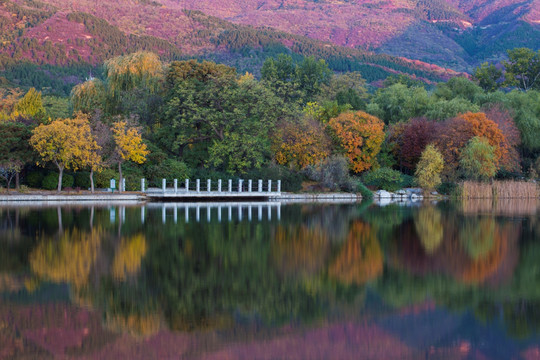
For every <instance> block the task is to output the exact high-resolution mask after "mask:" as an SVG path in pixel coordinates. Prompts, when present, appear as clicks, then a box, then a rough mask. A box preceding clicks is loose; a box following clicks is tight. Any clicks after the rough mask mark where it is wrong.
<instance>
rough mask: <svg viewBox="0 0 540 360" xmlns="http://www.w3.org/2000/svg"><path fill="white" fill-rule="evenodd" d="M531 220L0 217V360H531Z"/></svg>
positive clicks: (174, 213) (407, 214) (406, 213)
mask: <svg viewBox="0 0 540 360" xmlns="http://www.w3.org/2000/svg"><path fill="white" fill-rule="evenodd" d="M538 209H539V207H538V204H537V202H535V201H532V202H531V201H500V202H498V203H496V204H492V203H491V202H490V201H480V202H468V203H465V204H451V203H439V204H436V205H433V204H425V205H422V206H400V205H388V206H377V205H374V204H368V203H362V204H345V205H336V204H328V205H321V204H294V205H284V204H281V205H279V204H276V203H272V204H267V203H266V204H252V205H251V206H248V205H246V204H244V205H242V206H241V207H240V206H238V204H224V205H221V206H219V207H218V206H216V205H212V204H202V205H200V206H196V205H190V206H189V207H186V206H185V205H183V204H164V205H163V204H147V205H146V206H123V205H114V206H99V205H96V206H83V207H55V206H35V207H15V206H11V207H0V359H11V358H28V359H34V358H38V359H41V358H44V359H49V358H77V359H119V358H130V359H146V358H161V359H539V358H540V215H539V211H538Z"/></svg>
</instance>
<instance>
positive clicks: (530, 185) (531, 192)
mask: <svg viewBox="0 0 540 360" xmlns="http://www.w3.org/2000/svg"><path fill="white" fill-rule="evenodd" d="M539 195H540V194H539V191H538V185H537V184H536V183H534V182H529V181H494V182H492V183H481V182H475V181H464V182H463V183H462V184H461V198H462V199H536V198H538V197H539Z"/></svg>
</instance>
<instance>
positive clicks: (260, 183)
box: [259, 180, 262, 192]
mask: <svg viewBox="0 0 540 360" xmlns="http://www.w3.org/2000/svg"><path fill="white" fill-rule="evenodd" d="M259 192H262V180H259Z"/></svg>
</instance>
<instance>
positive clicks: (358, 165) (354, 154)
mask: <svg viewBox="0 0 540 360" xmlns="http://www.w3.org/2000/svg"><path fill="white" fill-rule="evenodd" d="M328 126H330V128H331V129H332V130H333V131H334V133H335V135H336V136H337V139H338V141H339V143H340V145H341V146H342V147H343V149H344V150H345V152H346V153H347V156H348V157H349V159H350V160H351V167H352V169H353V171H354V172H356V173H360V172H362V171H365V170H369V169H370V168H371V166H372V165H373V162H374V161H375V157H376V156H377V154H378V153H379V151H380V150H381V145H382V143H383V141H384V122H383V121H382V120H380V119H379V118H377V117H375V116H372V115H369V114H368V113H365V112H363V111H357V112H346V113H342V114H340V115H339V116H337V117H335V118H333V119H330V122H329V123H328Z"/></svg>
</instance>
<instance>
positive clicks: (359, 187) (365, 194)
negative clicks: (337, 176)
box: [356, 181, 373, 199]
mask: <svg viewBox="0 0 540 360" xmlns="http://www.w3.org/2000/svg"><path fill="white" fill-rule="evenodd" d="M356 192H359V193H360V194H361V195H362V198H363V199H372V198H373V193H372V192H371V190H369V189H368V188H367V187H366V185H364V184H362V182H361V181H358V182H357V183H356Z"/></svg>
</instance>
